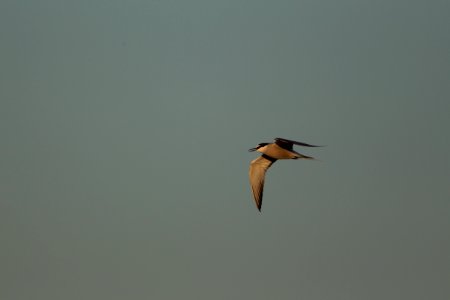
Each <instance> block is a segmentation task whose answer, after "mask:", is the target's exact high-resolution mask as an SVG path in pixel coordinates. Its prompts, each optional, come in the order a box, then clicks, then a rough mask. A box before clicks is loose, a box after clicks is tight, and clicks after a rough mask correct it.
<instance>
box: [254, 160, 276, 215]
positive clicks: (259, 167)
mask: <svg viewBox="0 0 450 300" xmlns="http://www.w3.org/2000/svg"><path fill="white" fill-rule="evenodd" d="M275 161H276V159H275V158H272V157H270V156H267V155H265V154H263V155H261V156H260V157H258V158H257V159H255V160H252V162H251V163H250V170H249V172H248V175H249V178H250V185H251V187H252V192H253V198H254V199H255V204H256V207H257V208H258V210H259V211H261V205H262V198H263V190H264V178H265V176H266V171H267V169H269V168H270V166H271V165H272V164H273V163H274V162H275Z"/></svg>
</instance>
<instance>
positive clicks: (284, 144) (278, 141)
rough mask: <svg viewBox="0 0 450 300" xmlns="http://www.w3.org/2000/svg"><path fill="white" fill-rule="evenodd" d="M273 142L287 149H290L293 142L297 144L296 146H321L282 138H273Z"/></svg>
mask: <svg viewBox="0 0 450 300" xmlns="http://www.w3.org/2000/svg"><path fill="white" fill-rule="evenodd" d="M275 144H277V145H278V146H280V147H281V148H283V149H287V150H292V145H293V144H295V145H298V146H304V147H321V146H316V145H311V144H306V143H302V142H297V141H293V140H288V139H283V138H275Z"/></svg>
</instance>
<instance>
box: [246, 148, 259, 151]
mask: <svg viewBox="0 0 450 300" xmlns="http://www.w3.org/2000/svg"><path fill="white" fill-rule="evenodd" d="M256 149H257V148H251V149H248V152H253V151H256Z"/></svg>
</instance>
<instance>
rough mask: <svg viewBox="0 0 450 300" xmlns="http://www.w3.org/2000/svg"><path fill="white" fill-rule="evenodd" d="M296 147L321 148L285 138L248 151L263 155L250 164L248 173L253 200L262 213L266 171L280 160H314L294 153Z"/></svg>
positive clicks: (276, 139)
mask: <svg viewBox="0 0 450 300" xmlns="http://www.w3.org/2000/svg"><path fill="white" fill-rule="evenodd" d="M294 145H298V146H304V147H320V146H315V145H310V144H306V143H302V142H297V141H292V140H287V139H283V138H275V139H274V142H273V143H260V144H258V146H256V147H255V148H251V149H249V150H248V151H250V152H251V151H258V152H261V153H262V155H261V156H260V157H258V158H257V159H255V160H252V162H251V163H250V170H249V172H248V175H249V178H250V186H251V187H252V192H253V198H254V199H255V204H256V207H257V208H258V210H259V211H261V205H262V198H263V190H264V178H265V175H266V171H267V170H268V169H269V168H270V166H271V165H272V164H273V163H274V162H276V161H277V160H278V159H299V158H304V159H314V158H313V157H310V156H306V155H303V154H300V153H298V152H296V151H294V150H293V146H294Z"/></svg>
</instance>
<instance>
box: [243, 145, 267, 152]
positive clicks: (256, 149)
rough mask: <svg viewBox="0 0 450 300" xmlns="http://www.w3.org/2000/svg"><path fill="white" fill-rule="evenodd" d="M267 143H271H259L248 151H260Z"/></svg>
mask: <svg viewBox="0 0 450 300" xmlns="http://www.w3.org/2000/svg"><path fill="white" fill-rule="evenodd" d="M266 145H269V143H259V144H258V146H256V147H255V148H251V149H248V151H249V152H253V151H258V149H259V148H262V147H264V146H266Z"/></svg>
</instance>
